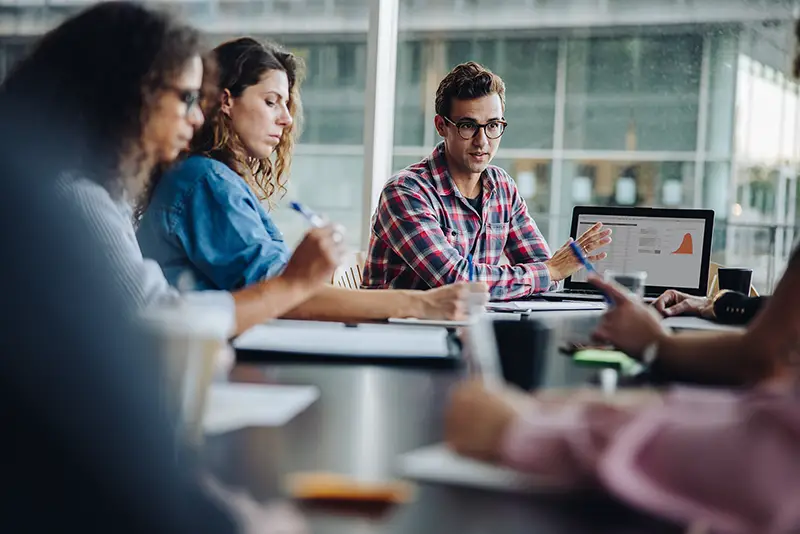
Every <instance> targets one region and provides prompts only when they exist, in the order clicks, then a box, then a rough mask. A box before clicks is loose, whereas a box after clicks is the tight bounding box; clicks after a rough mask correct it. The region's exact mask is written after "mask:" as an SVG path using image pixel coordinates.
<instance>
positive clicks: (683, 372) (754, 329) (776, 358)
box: [592, 252, 800, 385]
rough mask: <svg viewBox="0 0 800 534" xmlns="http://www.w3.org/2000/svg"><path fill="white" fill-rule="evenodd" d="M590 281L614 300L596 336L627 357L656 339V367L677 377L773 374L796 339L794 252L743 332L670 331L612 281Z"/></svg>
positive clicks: (798, 263)
mask: <svg viewBox="0 0 800 534" xmlns="http://www.w3.org/2000/svg"><path fill="white" fill-rule="evenodd" d="M592 283H593V284H594V285H595V286H597V287H598V288H600V289H602V290H603V291H606V292H607V294H609V296H610V297H611V298H612V300H614V303H615V305H614V306H613V307H612V308H611V309H610V310H609V312H608V313H607V314H606V315H604V317H603V319H602V320H601V322H600V325H599V326H598V329H597V331H596V333H595V334H596V337H597V338H598V339H600V340H602V341H606V342H609V343H612V344H614V345H616V346H617V347H619V348H620V349H621V350H624V351H625V352H627V353H628V354H630V355H631V356H634V357H636V356H641V355H642V354H643V353H644V352H645V350H646V349H647V348H648V347H649V346H651V345H652V344H655V346H656V347H657V358H656V362H657V365H658V368H659V370H663V371H665V372H666V373H668V374H669V375H670V376H675V377H676V378H678V379H681V378H684V379H690V380H704V381H706V380H707V381H711V382H720V383H728V384H738V385H743V384H748V383H754V382H757V381H760V380H764V379H771V378H774V377H775V376H776V374H777V375H780V374H782V373H783V372H784V371H785V370H786V361H787V359H788V358H789V357H791V356H792V355H793V354H794V353H795V352H796V351H797V350H798V341H800V301H798V300H797V299H796V295H798V294H800V257H799V255H798V253H797V252H795V254H794V256H793V258H792V260H791V261H790V262H789V266H788V268H787V270H786V274H785V275H784V277H783V278H782V279H781V281H780V283H779V284H778V287H777V288H776V289H775V293H774V295H773V296H772V297H771V298H770V299H769V300H768V301H767V305H766V307H765V308H764V310H762V311H761V313H759V314H758V316H757V317H756V318H755V320H754V321H753V322H752V323H751V324H750V325H749V327H748V328H747V330H745V331H743V332H716V333H692V334H686V333H682V334H678V335H675V334H672V333H670V332H668V331H667V330H666V329H664V328H663V327H662V326H661V324H660V320H659V317H658V315H657V314H656V313H655V312H654V311H653V310H652V309H651V308H649V307H647V306H645V305H643V304H640V303H638V302H636V301H634V300H632V299H631V298H630V297H629V296H628V294H627V293H626V292H625V291H624V290H623V289H621V288H620V287H619V286H617V285H616V284H610V283H607V282H605V281H603V280H601V279H599V278H597V277H594V278H592Z"/></svg>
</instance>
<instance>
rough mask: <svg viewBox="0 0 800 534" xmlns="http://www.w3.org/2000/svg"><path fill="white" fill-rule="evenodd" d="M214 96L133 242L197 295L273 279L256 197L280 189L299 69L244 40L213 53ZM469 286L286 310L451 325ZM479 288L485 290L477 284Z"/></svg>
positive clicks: (334, 296)
mask: <svg viewBox="0 0 800 534" xmlns="http://www.w3.org/2000/svg"><path fill="white" fill-rule="evenodd" d="M214 53H215V57H216V60H217V67H218V70H219V90H220V94H219V98H218V100H216V101H215V102H214V104H213V106H211V109H210V110H209V112H208V114H207V118H206V122H205V124H204V125H203V127H202V128H201V129H200V131H199V132H198V134H197V135H196V136H195V138H194V139H193V141H192V146H191V150H190V155H189V157H188V158H186V159H184V160H183V161H181V162H180V163H178V164H177V165H176V166H175V167H174V168H173V169H171V170H169V171H168V172H166V173H165V174H164V175H163V176H161V177H160V179H157V180H156V185H155V187H153V188H152V190H151V192H150V195H149V199H147V205H146V206H142V211H143V212H144V213H143V215H142V217H141V220H140V225H139V230H138V234H137V237H138V239H139V243H140V245H141V247H142V251H143V253H144V254H145V256H147V257H150V258H153V259H155V260H156V261H158V262H159V263H160V264H161V266H162V267H163V269H164V271H165V273H166V275H167V278H168V279H169V280H170V282H171V283H173V284H177V282H178V280H179V277H181V276H182V274H183V273H185V272H188V273H190V274H191V275H192V279H193V282H194V283H195V284H196V286H197V287H199V288H202V289H224V290H234V289H237V288H240V287H244V286H247V285H249V284H252V283H254V282H257V281H260V280H264V279H266V278H270V277H272V276H275V275H276V274H278V273H280V272H281V270H282V269H283V267H284V265H285V264H286V261H287V258H288V256H289V252H288V249H287V248H286V244H285V243H284V241H283V237H282V235H281V233H280V232H279V231H278V229H277V228H276V227H275V225H274V223H273V222H272V220H271V219H270V216H269V214H268V213H267V211H266V210H265V209H264V207H263V206H262V201H264V200H267V201H269V200H270V199H271V198H272V197H273V196H274V195H275V194H276V193H278V192H280V191H282V190H283V189H284V186H285V179H286V172H287V171H288V169H289V167H290V165H291V155H292V149H293V147H294V142H295V137H296V128H295V127H294V122H295V118H296V116H297V114H298V110H299V107H300V101H299V73H300V68H301V66H300V64H299V62H298V60H297V59H296V58H295V57H294V56H293V55H292V54H290V53H287V52H284V51H282V50H280V49H278V48H276V47H274V46H270V45H264V44H261V43H259V42H258V41H255V40H253V39H250V38H241V39H237V40H234V41H230V42H227V43H224V44H222V45H220V46H219V47H217V48H216V49H215V50H214ZM471 289H474V288H472V287H471V286H470V285H469V284H454V285H452V286H449V287H444V288H441V289H437V290H432V291H424V292H423V291H393V290H387V291H354V290H346V289H340V288H335V287H332V286H324V287H323V288H322V289H320V290H319V291H318V292H317V293H316V294H315V295H314V296H313V297H312V298H310V299H308V300H307V301H305V302H304V303H302V304H300V305H299V306H297V307H296V308H294V309H293V310H292V311H291V312H290V313H288V314H287V316H289V317H293V318H304V319H331V320H369V319H385V318H389V317H420V318H432V319H454V318H459V317H461V316H463V315H464V313H465V311H466V307H467V306H466V301H467V297H468V295H469V293H470V292H471ZM479 290H480V291H483V290H485V288H482V287H479Z"/></svg>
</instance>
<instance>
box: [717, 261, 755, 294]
mask: <svg viewBox="0 0 800 534" xmlns="http://www.w3.org/2000/svg"><path fill="white" fill-rule="evenodd" d="M717 279H718V280H719V288H720V289H728V290H730V291H737V292H739V293H744V294H745V295H749V294H750V285H751V284H752V283H753V269H739V268H733V267H720V268H719V272H718V273H717Z"/></svg>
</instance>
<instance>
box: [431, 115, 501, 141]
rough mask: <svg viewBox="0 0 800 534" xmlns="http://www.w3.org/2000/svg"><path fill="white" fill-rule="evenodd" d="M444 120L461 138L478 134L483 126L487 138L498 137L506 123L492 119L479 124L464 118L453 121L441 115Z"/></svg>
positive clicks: (467, 138) (469, 137)
mask: <svg viewBox="0 0 800 534" xmlns="http://www.w3.org/2000/svg"><path fill="white" fill-rule="evenodd" d="M442 118H443V119H444V120H446V121H447V122H449V123H450V124H452V125H453V126H455V127H456V130H458V135H460V136H461V139H464V140H465V141H466V140H469V139H472V138H473V137H475V136H476V135H478V131H480V130H481V128H483V131H484V133H486V137H487V138H489V139H499V138H500V136H501V135H503V132H505V131H506V126H508V123H507V122H506V121H501V120H494V121H489V122H487V123H486V124H480V123H478V122H475V121H470V120H464V121H458V122H453V121H452V120H450V119H449V118H448V117H445V116H442Z"/></svg>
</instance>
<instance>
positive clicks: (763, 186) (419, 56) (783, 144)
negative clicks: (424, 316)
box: [0, 0, 800, 287]
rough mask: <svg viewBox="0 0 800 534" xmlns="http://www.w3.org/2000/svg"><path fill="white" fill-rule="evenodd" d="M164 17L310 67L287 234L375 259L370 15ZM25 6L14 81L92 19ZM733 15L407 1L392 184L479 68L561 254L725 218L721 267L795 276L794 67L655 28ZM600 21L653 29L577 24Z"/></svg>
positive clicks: (727, 40) (4, 45) (725, 28)
mask: <svg viewBox="0 0 800 534" xmlns="http://www.w3.org/2000/svg"><path fill="white" fill-rule="evenodd" d="M748 2H750V0H746V1H745V0H743V1H742V2H738V3H736V6H731V9H732V10H735V9H740V8H741V7H742V6H743V5H745V4H747V5H750V4H749V3H748ZM753 2H755V0H753ZM162 3H166V4H168V5H170V6H172V7H175V8H176V9H178V10H179V11H182V12H184V13H185V14H187V15H188V16H189V17H190V19H191V20H193V21H195V22H196V23H197V24H198V25H199V26H200V27H203V28H204V29H206V30H207V31H208V35H209V39H210V41H211V43H212V44H213V43H215V42H218V41H220V40H222V39H223V37H222V36H223V35H224V36H226V37H225V38H229V37H231V36H235V35H238V34H242V33H246V34H253V33H254V34H255V35H256V36H260V37H268V38H270V39H272V40H276V41H279V42H281V43H282V44H284V45H286V46H287V47H288V48H289V49H291V50H292V51H293V52H295V53H296V54H297V55H298V56H300V57H302V58H303V59H304V60H305V63H306V67H307V73H306V79H305V81H304V83H303V86H302V98H303V108H304V122H303V133H302V136H301V140H300V144H299V146H298V148H297V152H296V155H295V158H294V164H293V168H292V176H291V181H290V183H289V187H288V194H287V196H286V198H285V199H283V200H282V201H281V202H279V203H278V205H277V208H276V209H275V211H274V216H275V218H276V220H277V222H278V224H279V226H280V227H281V229H282V230H283V231H284V233H285V236H286V238H287V240H288V241H289V242H290V243H295V242H296V241H297V240H298V239H299V238H300V237H301V236H302V234H303V232H304V231H305V229H306V226H305V222H304V221H303V220H301V219H300V218H299V217H297V216H296V215H295V214H294V213H292V212H290V211H288V210H286V209H285V204H286V201H287V200H289V199H298V200H302V201H304V202H306V203H307V204H308V205H310V206H311V207H312V208H313V209H315V210H318V211H320V212H322V213H325V214H326V215H327V216H329V217H330V218H331V219H333V220H335V221H337V222H341V223H342V224H344V225H345V226H347V228H348V239H349V242H350V243H351V245H353V246H354V247H355V246H361V245H362V244H363V242H364V239H363V238H365V237H366V236H362V235H361V234H360V232H361V227H362V224H361V222H362V221H363V220H364V219H365V218H366V217H369V216H370V214H369V213H364V208H363V204H364V203H363V199H362V195H363V190H364V180H365V176H364V169H363V167H364V120H365V114H366V113H365V101H366V100H367V98H366V96H367V95H366V86H367V79H368V77H369V73H368V72H367V71H366V69H367V45H366V43H367V34H366V32H367V30H368V28H367V20H366V19H367V16H366V14H367V7H368V5H369V4H368V2H367V0H293V1H292V2H286V1H280V2H278V1H275V2H272V1H267V2H251V1H247V0H244V1H239V2H207V1H205V0H200V1H198V2H190V3H182V4H178V3H175V2H169V1H167V2H162ZM18 4H19V3H14V5H13V6H11V4H7V5H6V6H5V7H4V9H3V10H2V13H0V32H3V33H2V35H3V37H0V75H2V74H4V73H5V72H6V71H7V70H8V68H10V66H11V65H13V63H14V62H15V61H16V60H17V59H18V58H19V57H21V56H22V55H23V54H24V53H25V52H26V50H27V49H28V47H29V46H30V43H31V42H32V41H33V40H34V38H35V36H36V35H38V34H40V33H41V32H42V31H44V30H45V29H47V27H48V25H52V24H54V23H56V22H58V21H59V20H60V19H61V18H63V16H65V15H67V14H69V13H71V12H74V11H75V10H77V9H79V8H80V7H82V6H84V5H85V3H82V2H79V1H77V0H76V1H75V2H70V0H66V1H64V2H59V3H58V4H53V3H51V2H49V0H42V2H40V3H39V4H41V5H39V4H36V5H35V6H34V4H33V3H25V5H22V4H19V5H18ZM722 4H725V2H724V0H713V1H712V0H702V1H700V0H698V1H695V2H685V1H679V0H674V1H673V0H647V1H644V0H641V1H634V0H605V1H600V0H598V1H596V2H595V1H593V0H592V1H588V0H563V1H562V2H544V1H541V0H537V1H533V0H496V1H493V2H490V1H488V0H469V1H465V0H428V1H422V0H401V6H400V7H401V9H400V17H401V18H400V21H399V22H400V24H399V27H400V33H399V36H398V43H397V44H398V48H397V71H396V102H395V116H394V145H395V152H394V157H393V161H392V169H393V170H394V171H397V170H399V169H401V168H403V167H405V166H407V165H409V164H411V163H414V162H416V161H419V160H420V159H422V158H423V157H425V156H427V155H428V154H429V153H430V151H431V150H432V148H433V147H434V146H435V144H436V143H437V142H438V141H439V138H438V135H437V134H436V131H435V129H434V127H433V120H434V113H435V110H434V95H435V91H436V88H437V85H438V83H439V81H440V80H441V79H442V78H443V77H444V75H445V74H446V73H447V72H448V70H449V69H450V68H452V67H453V66H454V65H456V64H458V63H461V62H464V61H468V60H474V61H478V62H481V63H483V64H484V65H485V66H487V67H488V68H490V69H491V70H493V71H494V72H496V73H497V74H498V75H500V76H501V77H502V78H503V79H504V80H505V83H506V118H507V120H508V122H509V127H508V130H507V132H506V134H505V135H504V136H503V140H502V143H501V147H500V151H499V153H498V155H497V158H496V160H495V164H497V165H500V166H502V167H503V168H505V169H506V170H507V171H508V172H509V173H510V174H511V175H512V176H513V177H514V179H515V180H516V181H517V184H518V187H519V189H520V192H521V193H522V195H523V196H524V198H525V199H526V201H527V203H528V207H529V210H530V212H531V214H532V215H533V216H534V218H535V219H536V221H537V223H538V224H539V226H540V227H541V229H542V231H543V232H544V234H545V236H546V237H547V239H548V240H549V241H550V242H551V244H555V245H557V244H560V243H563V242H564V240H566V238H567V237H568V231H569V224H568V223H569V220H570V214H571V211H572V208H573V207H574V206H575V205H580V204H601V205H622V206H632V205H646V206H685V207H692V206H693V207H708V208H712V209H714V210H715V212H716V214H717V225H716V231H715V236H714V259H715V260H717V261H720V262H724V263H731V264H748V265H754V266H756V267H757V269H758V270H763V273H766V274H763V275H757V276H761V278H757V283H759V284H763V287H766V286H768V285H769V284H770V283H771V281H772V280H774V278H775V273H777V272H779V271H780V269H781V268H782V265H784V264H785V258H786V256H787V255H788V251H789V250H790V248H791V243H792V241H793V240H794V236H795V232H794V224H795V221H796V218H797V213H798V209H797V208H798V198H799V197H798V194H797V193H798V191H797V189H798V180H797V174H798V161H799V160H800V152H799V151H800V146H798V144H799V143H798V142H800V131H799V129H800V90H799V89H798V85H797V84H796V83H794V82H793V81H791V80H790V79H789V78H788V77H787V76H786V75H785V74H784V73H783V72H782V71H781V70H780V68H776V66H780V65H782V66H787V65H788V64H789V61H788V59H787V58H788V54H790V53H791V51H779V53H777V54H778V56H779V57H778V56H776V57H777V59H775V60H774V61H772V62H770V61H767V60H765V59H764V58H765V57H767V56H769V53H768V52H765V51H764V50H766V49H767V48H769V47H767V46H766V45H764V46H760V45H762V44H763V42H765V41H767V40H765V39H762V38H760V37H758V35H760V34H758V32H763V31H767V30H764V29H763V28H760V27H759V28H757V30H758V32H757V31H756V30H753V29H752V28H753V27H756V26H758V24H755V25H753V24H751V23H750V22H748V20H749V19H747V20H739V21H734V20H731V21H729V22H720V23H718V24H713V25H711V24H708V23H705V22H698V21H690V22H685V23H681V24H656V23H655V22H654V21H655V20H656V19H657V17H658V16H662V15H663V13H664V12H666V11H667V10H686V12H687V13H689V11H691V10H695V11H697V12H700V11H702V10H703V9H706V8H708V9H712V8H714V9H716V8H718V7H719V6H720V5H722ZM768 4H770V6H771V5H772V4H773V3H768ZM26 6H27V7H26ZM737 6H738V7H737ZM759 6H762V8H763V9H762V11H763V10H767V9H771V7H769V6H766V7H765V4H763V2H762V3H759ZM734 8H735V9H734ZM536 10H539V11H536ZM534 11H536V13H538V14H540V15H542V16H541V17H537V16H535V14H534ZM590 12H591V13H597V14H598V16H606V15H608V14H611V15H614V16H616V15H618V14H623V13H624V14H626V16H628V15H630V16H631V17H633V18H632V19H631V20H634V19H636V20H637V21H639V20H640V19H641V20H640V22H636V23H631V24H630V25H625V26H616V27H615V26H614V25H613V24H610V23H604V24H600V23H598V22H593V21H591V20H578V19H580V16H579V15H581V14H584V13H590ZM753 12H754V11H748V17H752V13H753ZM479 14H485V16H484V15H480V16H478V15H479ZM545 15H546V16H545ZM556 15H558V16H561V17H562V18H558V19H557V17H556ZM609 16H610V15H609ZM764 16H765V17H766V15H764ZM548 17H551V18H548ZM648 17H649V18H648ZM515 19H516V20H515ZM556 19H557V20H559V21H561V22H560V23H559V24H555V23H553V21H555V20H556ZM698 20H701V19H698ZM548 21H549V23H547V22H548ZM573 23H574V24H573ZM593 24H597V26H598V27H596V28H595V27H592V25H593ZM600 26H602V28H601V27H600ZM37 28H38V29H37ZM271 28H272V29H271ZM554 28H559V29H557V30H556V29H554ZM278 29H279V30H278ZM769 31H770V32H772V33H770V35H777V33H775V32H774V31H773V30H769ZM787 31H790V28H789V29H788V30H787ZM787 35H788V34H787ZM744 41H747V43H748V44H747V46H746V47H745V46H744V44H743V43H744ZM778 41H779V39H772V40H769V43H768V44H769V46H771V47H773V48H779V46H778V44H780V43H778V44H776V43H777V42H778ZM790 41H791V39H790V38H789V39H786V42H787V43H788V42H790ZM765 54H766V55H765ZM781 54H783V55H781ZM773 55H774V54H773ZM754 58H757V59H758V60H756V59H754ZM368 178H370V179H372V178H373V177H368ZM384 178H388V176H387V177H377V179H378V180H381V179H384ZM763 232H767V234H768V238H767V237H764V235H762V233H763Z"/></svg>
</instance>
